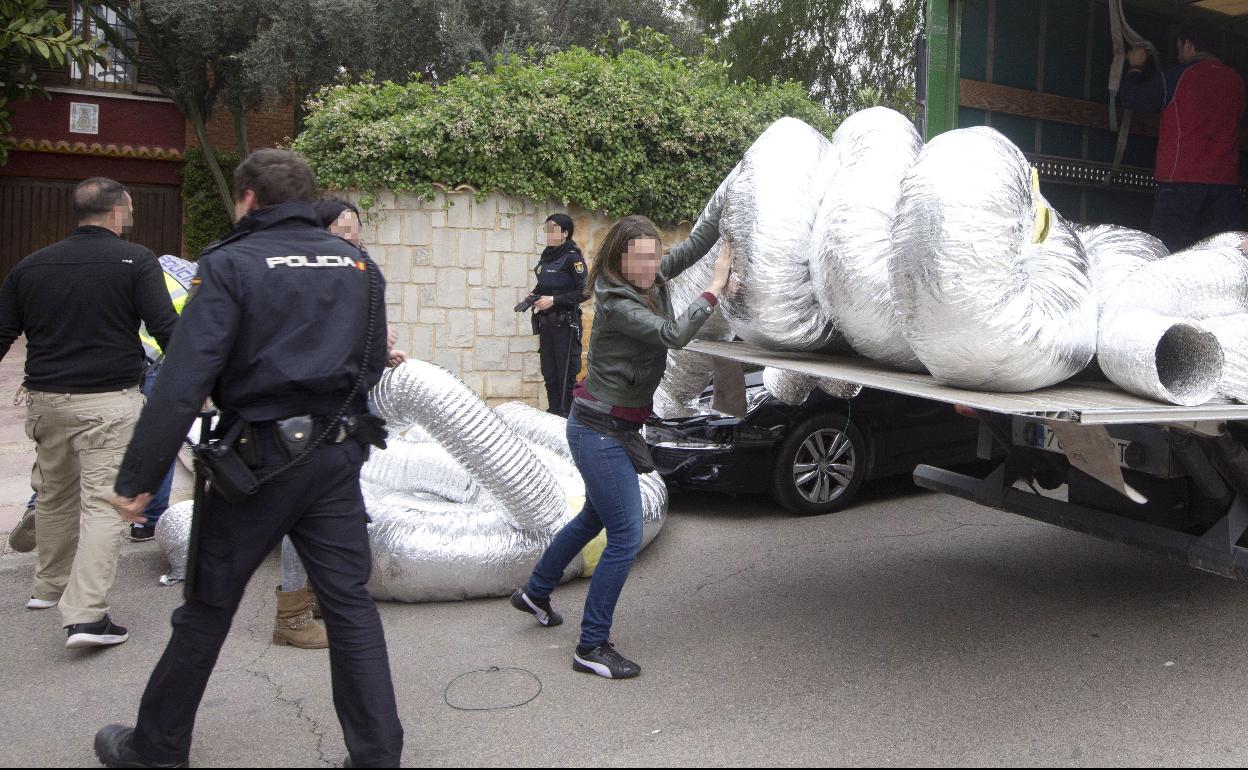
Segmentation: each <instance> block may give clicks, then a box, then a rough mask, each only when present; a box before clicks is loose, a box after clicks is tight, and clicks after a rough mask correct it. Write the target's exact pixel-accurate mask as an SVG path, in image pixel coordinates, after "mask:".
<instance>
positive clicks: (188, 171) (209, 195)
mask: <svg viewBox="0 0 1248 770" xmlns="http://www.w3.org/2000/svg"><path fill="white" fill-rule="evenodd" d="M217 160H218V162H219V163H220V164H221V171H222V172H223V173H224V174H225V178H226V181H227V182H228V181H230V180H232V179H233V178H234V167H235V166H237V165H238V156H237V155H235V154H233V153H228V152H218V153H217ZM182 221H183V225H182V226H183V230H182V236H183V237H182V240H183V242H184V243H185V244H186V252H187V253H186V258H187V259H192V260H193V259H198V258H199V253H200V252H201V251H203V250H204V247H205V246H207V245H208V244H210V243H212V242H213V241H215V240H217V239H218V238H220V237H221V236H223V235H225V234H226V233H228V232H229V231H230V230H231V228H233V226H234V224H233V223H232V222H231V221H230V215H229V214H228V213H227V212H226V210H225V208H224V207H223V206H222V205H221V195H220V193H218V192H217V187H216V185H215V184H214V183H213V181H212V174H211V173H210V172H209V171H208V164H207V163H205V162H204V153H203V152H202V151H200V149H199V148H197V147H191V148H189V149H187V151H186V163H185V164H183V166H182Z"/></svg>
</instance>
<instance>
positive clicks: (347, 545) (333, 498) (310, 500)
mask: <svg viewBox="0 0 1248 770" xmlns="http://www.w3.org/2000/svg"><path fill="white" fill-rule="evenodd" d="M234 193H235V195H236V202H235V213H236V214H237V215H238V216H239V217H240V219H239V223H238V226H237V227H236V228H235V229H234V231H233V232H232V233H230V234H229V235H228V236H226V237H225V238H224V239H223V240H221V241H218V242H217V243H216V244H214V245H212V246H210V247H208V249H207V250H205V252H204V254H203V255H202V256H201V257H200V259H199V273H198V275H197V276H196V277H195V279H194V281H192V284H191V294H190V297H189V299H188V301H187V303H186V307H185V308H184V309H183V311H182V320H181V321H180V322H179V324H178V330H177V333H176V334H175V335H174V339H173V344H172V346H171V348H170V350H169V355H168V357H167V359H166V362H165V367H166V368H165V370H164V371H163V372H162V373H161V376H160V379H159V380H158V381H157V383H156V390H155V391H154V392H153V393H152V396H151V402H150V403H149V404H148V406H147V408H145V409H144V410H143V416H142V417H141V418H140V420H139V425H138V427H137V428H136V429H135V434H134V441H133V442H131V444H130V448H129V449H128V450H127V451H126V458H125V460H124V462H123V463H122V466H121V471H120V473H119V474H118V476H117V486H116V491H117V496H116V497H115V498H114V499H113V504H114V506H115V507H116V508H117V510H118V511H120V512H121V514H122V517H123V518H125V519H128V520H130V521H139V520H140V519H141V517H142V516H143V510H144V508H145V507H146V506H147V503H148V501H149V500H150V499H151V496H152V495H151V493H152V491H153V490H155V489H156V486H157V485H158V484H159V483H160V480H161V478H162V477H163V476H164V474H165V470H166V469H167V468H168V467H169V463H170V462H172V460H173V458H174V456H175V454H176V453H177V451H178V447H179V445H180V444H181V443H182V437H183V436H185V435H186V432H187V430H188V429H189V428H190V427H191V423H192V422H193V421H194V420H195V417H196V415H197V414H198V413H199V411H200V408H201V406H202V405H203V403H204V398H205V397H207V396H208V395H209V394H210V393H211V395H212V400H213V402H215V403H216V405H217V406H218V407H219V408H220V410H221V420H220V423H219V431H220V432H221V433H222V434H223V435H224V436H225V437H229V438H231V439H233V446H235V447H236V448H237V457H238V461H239V462H238V465H242V466H245V467H246V468H249V469H250V473H251V475H252V476H253V477H254V478H253V480H252V484H253V485H254V484H255V483H256V482H259V488H258V489H257V490H256V491H254V492H253V493H252V494H250V495H239V496H237V497H235V498H234V499H233V500H229V499H226V495H225V493H224V492H223V491H222V486H223V484H222V479H221V478H217V479H216V480H215V481H214V482H213V483H212V484H211V485H210V486H209V488H208V491H207V494H206V495H205V496H204V501H203V503H204V504H203V510H202V511H198V512H197V513H196V516H197V517H199V521H200V522H201V524H200V526H201V529H200V534H199V540H198V543H197V544H195V543H193V544H192V548H194V549H195V550H194V552H193V554H192V557H191V558H192V559H193V562H192V563H193V565H194V566H193V568H192V569H193V574H191V575H190V576H188V577H189V579H190V580H191V581H192V582H193V585H192V588H191V589H190V590H188V592H187V593H188V596H187V598H186V603H185V604H183V605H182V607H180V608H178V609H177V610H176V611H174V613H173V636H172V638H170V640H169V646H168V647H167V648H166V649H165V654H164V656H163V657H161V659H160V663H158V664H157V666H156V669H155V671H153V672H152V676H151V678H150V679H149V680H148V683H147V689H146V690H145V691H144V693H143V700H142V701H141V703H140V704H139V716H138V721H137V725H136V726H135V727H133V728H130V727H125V726H122V725H109V726H108V727H105V728H103V729H101V730H100V731H99V732H98V733H97V734H96V739H95V751H96V755H97V756H98V757H99V758H100V761H101V762H103V763H104V764H105V765H106V766H108V767H183V766H185V765H186V762H187V761H188V759H189V755H190V749H191V731H192V728H193V726H194V724H195V714H196V711H197V710H198V709H199V702H200V699H201V698H202V697H203V694H204V689H205V688H206V687H207V686H208V678H209V676H210V675H211V674H212V669H213V667H214V666H215V664H216V661H217V656H218V654H219V653H220V651H221V645H222V644H223V643H224V642H225V638H226V636H227V635H228V634H229V630H230V623H231V621H232V619H233V617H234V613H235V611H236V610H237V609H238V605H239V602H240V601H241V600H242V598H243V590H244V589H245V588H246V587H247V581H248V580H249V579H250V578H251V576H252V574H253V573H254V572H255V571H256V569H257V568H258V567H259V566H260V565H261V564H262V563H263V562H264V560H265V558H267V557H268V555H269V554H270V553H272V552H273V550H274V549H275V548H276V547H277V545H278V544H279V543H280V542H281V540H282V536H283V535H290V539H291V541H292V542H293V543H294V546H295V549H296V550H297V551H298V552H299V558H300V559H301V560H302V561H303V564H304V566H305V567H306V568H307V571H308V578H309V579H310V581H311V583H312V587H313V588H314V589H315V590H316V596H317V600H318V601H319V603H320V605H321V610H322V612H323V613H324V615H325V628H326V631H327V632H328V635H329V663H330V671H331V675H332V679H333V689H334V706H335V708H336V709H337V712H338V720H339V722H340V723H341V724H342V730H343V737H344V739H345V741H346V744H347V750H348V751H349V752H350V760H351V762H352V764H353V765H354V766H355V767H398V766H399V765H398V763H399V759H400V754H401V751H402V747H403V728H402V726H401V725H400V723H399V716H398V709H397V708H396V706H395V701H394V687H393V684H392V683H391V679H390V661H389V657H388V654H387V652H386V642H385V635H384V633H383V632H382V627H381V618H380V617H379V615H378V613H377V607H376V605H375V604H374V603H373V600H372V597H370V596H369V594H368V591H367V590H366V588H365V584H366V583H367V582H368V578H369V573H370V572H371V569H372V553H371V550H370V548H369V542H368V530H367V524H368V514H367V513H366V512H365V510H364V500H363V497H362V496H361V492H360V467H361V466H362V465H363V463H364V460H365V459H366V458H367V456H368V446H367V444H368V443H380V442H381V438H382V437H383V436H384V432H383V431H381V429H380V424H379V421H375V418H370V416H369V415H368V404H367V393H368V389H369V388H370V387H372V386H373V385H374V384H376V383H377V381H378V380H379V379H380V378H381V372H382V369H383V368H384V367H385V363H386V318H385V290H384V289H385V287H384V280H383V279H382V277H381V275H380V272H379V271H378V270H377V267H376V265H374V264H372V262H371V261H370V260H369V259H368V258H367V256H365V255H363V254H362V253H361V252H360V251H359V250H358V249H356V248H355V247H354V246H352V245H351V244H350V243H348V242H346V241H345V240H343V239H342V238H339V237H337V236H335V235H333V234H331V233H329V232H328V231H326V230H325V229H324V228H323V227H321V226H320V224H319V222H318V221H317V219H316V216H315V210H314V208H313V202H312V201H313V198H314V196H315V194H316V179H315V177H314V176H313V174H312V170H311V169H310V168H308V166H307V164H306V163H305V162H304V161H303V160H302V159H301V158H300V157H299V156H297V155H295V154H294V153H291V152H286V151H283V150H260V151H258V152H255V153H253V154H252V155H251V156H250V157H249V158H248V159H247V160H246V161H244V162H243V163H242V164H241V165H239V167H238V168H237V169H236V170H235V172H234ZM226 443H229V442H228V440H227V442H226ZM236 475H238V474H236ZM241 475H243V476H246V475H247V474H246V473H243V474H241ZM244 481H246V480H245V479H244Z"/></svg>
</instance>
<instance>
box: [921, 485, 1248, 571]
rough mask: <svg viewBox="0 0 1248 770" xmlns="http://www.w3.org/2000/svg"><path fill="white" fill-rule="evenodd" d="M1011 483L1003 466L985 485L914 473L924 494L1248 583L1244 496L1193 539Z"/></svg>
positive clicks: (1247, 502)
mask: <svg viewBox="0 0 1248 770" xmlns="http://www.w3.org/2000/svg"><path fill="white" fill-rule="evenodd" d="M1006 478H1007V477H1006V468H1005V465H1004V464H1002V465H1001V466H1000V467H998V468H997V469H996V470H995V471H993V472H992V473H991V474H989V475H988V477H987V478H984V479H977V478H973V477H971V476H965V475H962V474H960V473H954V472H952V471H947V470H944V469H941V468H933V467H932V466H930V465H920V466H918V467H917V468H915V470H914V483H915V484H917V485H918V486H920V487H922V488H924V489H930V490H932V491H934V492H944V493H945V494H949V495H953V496H954V497H960V498H962V499H964V500H970V501H971V502H973V503H979V504H980V505H985V506H988V507H989V508H996V509H998V510H1002V511H1006V512H1008V513H1015V514H1018V515H1020V516H1026V517H1027V518H1029V519H1035V520H1036V521H1042V522H1044V523H1046V524H1052V525H1054V526H1057V527H1062V528H1063V529H1069V530H1072V531H1074V532H1081V533H1083V534H1085V535H1093V536H1095V537H1099V538H1102V539H1104V540H1109V541H1111V542H1114V543H1122V544H1124V545H1130V546H1135V547H1136V548H1142V549H1144V550H1146V551H1151V552H1153V553H1155V554H1160V555H1161V556H1165V557H1167V558H1170V559H1174V560H1176V561H1180V562H1183V563H1184V564H1187V565H1188V566H1191V567H1195V568H1196V569H1199V570H1203V571H1205V572H1212V573H1214V574H1217V575H1222V576H1223V577H1228V578H1232V579H1234V580H1245V579H1248V548H1243V547H1242V546H1239V545H1237V543H1238V542H1239V540H1240V538H1241V537H1243V535H1244V532H1245V531H1248V500H1245V498H1244V497H1243V496H1242V495H1241V496H1237V497H1236V499H1235V501H1234V502H1233V503H1232V504H1231V507H1230V509H1229V511H1228V512H1227V514H1226V516H1224V517H1222V518H1221V519H1219V520H1218V522H1217V523H1215V524H1214V525H1213V526H1212V527H1210V528H1209V529H1208V530H1207V531H1206V532H1205V533H1204V534H1202V535H1191V534H1187V533H1184V532H1176V531H1174V530H1170V529H1166V528H1164V527H1158V526H1156V525H1153V524H1148V523H1145V522H1142V521H1135V520H1133V519H1128V518H1125V517H1123V516H1118V515H1115V514H1111V513H1106V512H1104V511H1098V510H1096V509H1093V508H1087V507H1084V506H1081V505H1075V504H1072V503H1066V502H1062V501H1061V500H1052V499H1050V498H1047V497H1041V496H1040V495H1037V494H1033V493H1030V492H1024V491H1022V490H1019V489H1015V488H1014V487H1012V486H1011V485H1009V484H1007V483H1006Z"/></svg>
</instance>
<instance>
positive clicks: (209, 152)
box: [186, 108, 236, 222]
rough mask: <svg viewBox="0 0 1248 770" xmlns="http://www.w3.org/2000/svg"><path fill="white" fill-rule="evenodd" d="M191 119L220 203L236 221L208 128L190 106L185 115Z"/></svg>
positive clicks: (198, 113)
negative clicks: (210, 141) (209, 137)
mask: <svg viewBox="0 0 1248 770" xmlns="http://www.w3.org/2000/svg"><path fill="white" fill-rule="evenodd" d="M186 117H187V118H188V119H189V120H190V121H191V126H193V127H194V128H195V136H196V137H197V138H198V139H199V146H200V148H201V149H202V150H203V152H204V162H205V163H207V164H208V172H209V173H210V174H212V181H213V182H215V183H216V185H217V192H218V193H219V194H220V195H221V204H222V205H223V206H225V211H226V214H227V215H229V217H230V221H231V222H234V221H236V218H235V216H234V196H233V195H231V194H230V185H229V184H228V183H227V182H226V181H225V174H223V173H222V172H221V163H220V162H219V161H218V160H217V151H216V150H214V149H213V148H212V145H211V144H210V143H209V142H208V130H207V128H206V127H205V126H204V119H203V117H202V116H201V115H200V112H199V110H198V109H195V108H192V109H190V110H188V111H187V116H186Z"/></svg>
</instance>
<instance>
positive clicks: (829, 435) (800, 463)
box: [771, 413, 868, 516]
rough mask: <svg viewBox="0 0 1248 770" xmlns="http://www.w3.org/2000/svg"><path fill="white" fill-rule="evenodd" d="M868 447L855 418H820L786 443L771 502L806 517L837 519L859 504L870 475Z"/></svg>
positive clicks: (793, 433) (796, 430) (808, 422)
mask: <svg viewBox="0 0 1248 770" xmlns="http://www.w3.org/2000/svg"><path fill="white" fill-rule="evenodd" d="M867 462H868V457H867V444H866V441H864V440H863V437H862V433H861V432H860V431H859V430H858V427H857V426H855V425H854V424H853V423H852V422H851V421H850V420H849V418H847V417H845V416H844V415H840V414H835V413H825V414H818V415H815V416H814V417H811V418H809V419H807V420H805V421H803V422H802V423H800V424H799V425H798V426H797V427H796V428H794V429H793V430H792V431H790V433H789V435H788V436H786V437H785V439H784V441H783V442H781V445H780V452H779V454H778V455H777V457H776V465H775V468H774V469H773V470H772V475H771V498H772V499H773V500H775V501H776V502H777V503H779V504H780V505H782V506H784V507H785V508H787V509H789V510H790V511H793V512H794V513H796V514H799V515H801V516H818V515H820V514H825V513H833V512H834V511H839V510H841V509H842V508H845V507H846V506H848V505H849V504H850V503H852V502H853V500H854V497H855V496H856V495H857V494H858V487H860V486H861V485H862V480H863V479H864V478H866V475H867V471H868V468H867Z"/></svg>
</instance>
